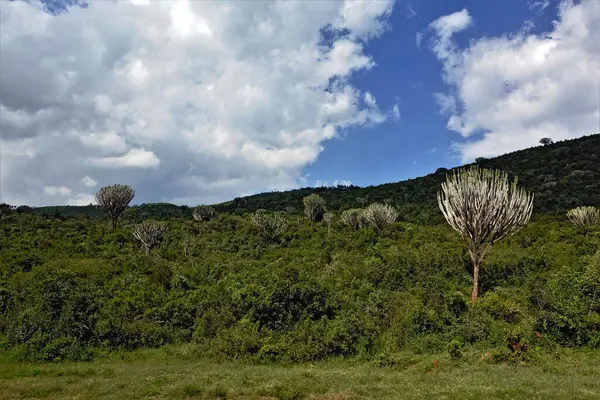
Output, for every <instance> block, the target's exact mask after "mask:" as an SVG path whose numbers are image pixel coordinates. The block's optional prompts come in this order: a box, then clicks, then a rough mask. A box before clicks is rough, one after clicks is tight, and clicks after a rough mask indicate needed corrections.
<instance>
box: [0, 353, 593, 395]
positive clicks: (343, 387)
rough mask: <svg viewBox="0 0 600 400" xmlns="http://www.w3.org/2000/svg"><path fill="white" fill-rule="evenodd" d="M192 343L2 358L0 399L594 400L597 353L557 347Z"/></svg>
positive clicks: (0, 364)
mask: <svg viewBox="0 0 600 400" xmlns="http://www.w3.org/2000/svg"><path fill="white" fill-rule="evenodd" d="M190 349H191V347H170V348H169V347H168V348H166V349H161V350H144V351H137V352H133V353H125V354H113V355H111V356H109V357H106V358H103V359H100V360H97V361H95V362H91V363H58V364H30V363H17V362H14V361H8V360H2V361H0V399H2V400H4V399H37V398H45V399H142V398H146V399H193V398H196V399H264V400H266V399H273V400H274V399H281V400H284V399H286V400H291V399H321V400H351V399H421V398H425V399H427V398H432V399H433V398H435V399H486V400H487V399H496V398H498V399H515V398H517V399H520V398H523V399H598V398H600V352H598V351H596V352H583V351H578V352H570V351H561V354H560V355H559V356H550V355H543V356H538V357H537V358H536V360H535V362H534V363H531V364H527V365H514V364H513V365H508V364H490V363H488V362H486V361H481V359H480V357H481V355H480V354H479V353H476V352H471V353H469V354H467V355H466V357H465V358H464V359H463V360H461V361H458V362H456V361H451V360H450V359H449V358H448V357H447V356H446V355H442V356H440V357H439V358H438V359H439V366H438V368H434V367H433V360H434V359H436V358H435V356H428V355H414V354H409V353H403V354H399V355H397V356H396V360H397V366H396V367H394V368H379V367H377V366H376V365H375V364H374V362H372V361H361V360H358V359H350V360H340V359H335V360H329V361H325V362H319V363H314V364H300V365H289V366H286V365H250V364H245V363H241V362H238V363H234V362H222V363H220V362H215V361H207V360H204V359H202V358H201V357H199V356H197V355H195V354H194V352H193V351H190Z"/></svg>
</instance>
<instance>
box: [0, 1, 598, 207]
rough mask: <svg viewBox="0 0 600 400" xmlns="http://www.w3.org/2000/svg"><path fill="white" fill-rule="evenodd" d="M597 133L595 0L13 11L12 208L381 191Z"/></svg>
mask: <svg viewBox="0 0 600 400" xmlns="http://www.w3.org/2000/svg"><path fill="white" fill-rule="evenodd" d="M598 132H600V1H598V0H581V1H551V0H518V1H517V0H488V1H483V0H472V1H466V0H456V1H455V0H447V1H443V0H418V1H417V0H415V1H403V0H396V1H393V0H390V1H387V0H379V1H348V0H336V1H325V0H312V1H293V0H287V1H278V2H275V1H264V2H263V1H251V0H248V1H240V0H238V1H183V0H182V1H158V0H156V1H155V0H150V1H145V0H131V1H128V0H119V1H110V0H103V1H88V2H87V3H86V4H81V3H79V4H78V1H77V0H68V1H65V0H46V1H43V2H39V1H34V0H30V1H21V0H17V1H0V134H1V135H0V179H1V181H0V202H7V203H9V204H13V205H19V204H28V205H33V206H40V205H62V204H70V205H86V204H89V203H92V202H93V201H94V193H95V192H96V191H97V190H98V189H99V188H100V187H101V186H104V185H109V184H114V183H121V184H128V185H131V186H132V187H133V188H134V189H135V190H136V198H135V200H134V203H138V204H139V203H151V202H159V201H164V202H171V203H176V204H188V205H196V204H213V203H218V202H222V201H227V200H230V199H232V198H234V197H239V196H245V195H250V194H254V193H260V192H265V191H274V190H287V189H294V188H299V187H307V186H333V185H349V184H353V185H358V186H368V185H376V184H380V183H387V182H397V181H400V180H405V179H408V178H414V177H417V176H422V175H425V174H427V173H430V172H433V171H435V170H436V169H437V168H439V167H453V166H457V165H461V164H464V163H468V162H471V161H472V160H474V159H475V158H477V157H493V156H496V155H500V154H504V153H507V152H511V151H515V150H519V149H523V148H528V147H531V146H536V145H538V143H539V140H540V139H541V138H543V137H550V138H552V139H554V140H555V141H557V140H565V139H571V138H576V137H580V136H583V135H589V134H594V133H598Z"/></svg>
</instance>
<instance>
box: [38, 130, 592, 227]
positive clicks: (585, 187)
mask: <svg viewBox="0 0 600 400" xmlns="http://www.w3.org/2000/svg"><path fill="white" fill-rule="evenodd" d="M479 165H480V166H482V167H484V168H495V169H500V170H503V171H506V172H508V173H509V174H510V175H511V176H515V175H516V176H518V178H519V182H520V184H521V185H523V186H524V187H525V188H527V189H528V190H531V191H533V192H534V193H535V195H536V198H535V208H534V210H535V212H536V213H549V214H563V213H564V212H565V211H566V210H567V209H569V208H572V207H575V206H579V205H597V204H600V183H599V182H600V134H595V135H590V136H585V137H582V138H579V139H574V140H568V141H562V142H557V143H554V144H552V145H548V146H538V147H533V148H529V149H525V150H520V151H515V152H513V153H509V154H505V155H502V156H499V157H495V158H491V159H485V160H482V161H480V162H479ZM448 172H449V171H448V170H447V169H445V168H439V169H438V170H437V171H436V172H434V173H431V174H429V175H427V176H424V177H420V178H416V179H409V180H406V181H402V182H396V183H387V184H383V185H377V186H369V187H357V186H350V187H337V188H302V189H297V190H290V191H285V192H271V193H262V194H257V195H253V196H247V197H238V198H235V199H233V200H232V201H229V202H225V203H221V204H217V205H215V208H216V209H217V211H219V212H235V213H238V214H243V213H246V212H252V211H255V210H257V209H259V208H264V209H267V210H273V211H275V210H281V211H283V210H286V208H289V207H294V208H295V209H296V210H297V211H298V212H300V211H301V210H302V198H303V197H305V196H307V195H309V194H311V193H318V194H320V195H321V196H323V197H324V198H325V200H326V201H327V206H328V208H329V209H330V210H332V211H340V210H345V209H349V208H355V207H359V203H358V202H357V200H356V199H357V198H359V197H367V198H368V200H369V202H374V201H380V202H381V201H383V200H384V199H391V200H392V203H393V204H395V205H396V206H397V207H398V209H399V210H400V214H401V218H402V219H404V220H406V221H410V222H428V221H430V222H441V214H440V213H438V212H437V209H436V208H437V206H436V193H437V191H438V190H439V186H440V183H441V182H442V181H443V180H444V179H445V176H446V174H447V173H448ZM36 212H37V213H39V214H43V215H56V216H59V215H60V216H63V217H72V216H77V215H88V216H101V215H102V214H101V213H100V212H99V211H98V210H96V209H95V208H94V207H90V206H85V207H74V206H52V207H40V208H37V209H36ZM191 213H192V210H191V208H190V207H188V206H176V205H173V204H166V203H156V204H142V205H138V206H133V207H131V208H130V209H129V210H128V218H129V219H131V220H133V221H140V220H142V219H145V218H157V219H168V218H175V217H186V218H189V217H191Z"/></svg>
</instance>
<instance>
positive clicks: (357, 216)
mask: <svg viewBox="0 0 600 400" xmlns="http://www.w3.org/2000/svg"><path fill="white" fill-rule="evenodd" d="M340 221H342V223H343V224H344V225H346V226H348V227H349V228H351V229H353V230H355V231H357V230H359V229H360V228H362V227H363V226H364V225H366V221H365V220H364V219H363V210H361V209H359V208H352V209H350V210H346V211H344V212H343V213H342V215H341V217H340Z"/></svg>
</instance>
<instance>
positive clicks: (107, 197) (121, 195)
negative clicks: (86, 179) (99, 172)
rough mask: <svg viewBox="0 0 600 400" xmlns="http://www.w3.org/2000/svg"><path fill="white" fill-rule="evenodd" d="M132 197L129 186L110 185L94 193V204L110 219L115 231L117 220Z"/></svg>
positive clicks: (132, 192)
mask: <svg viewBox="0 0 600 400" xmlns="http://www.w3.org/2000/svg"><path fill="white" fill-rule="evenodd" d="M134 197H135V191H134V190H133V189H132V188H131V187H130V186H127V185H111V186H105V187H103V188H100V190H99V191H98V193H96V202H97V203H98V206H99V207H100V208H101V209H102V210H103V211H104V212H105V213H106V214H107V215H108V217H109V218H110V220H111V222H112V227H113V229H116V228H117V224H118V223H119V218H121V216H122V215H123V213H124V212H125V209H126V208H127V206H128V205H129V203H131V200H133V198H134Z"/></svg>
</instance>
